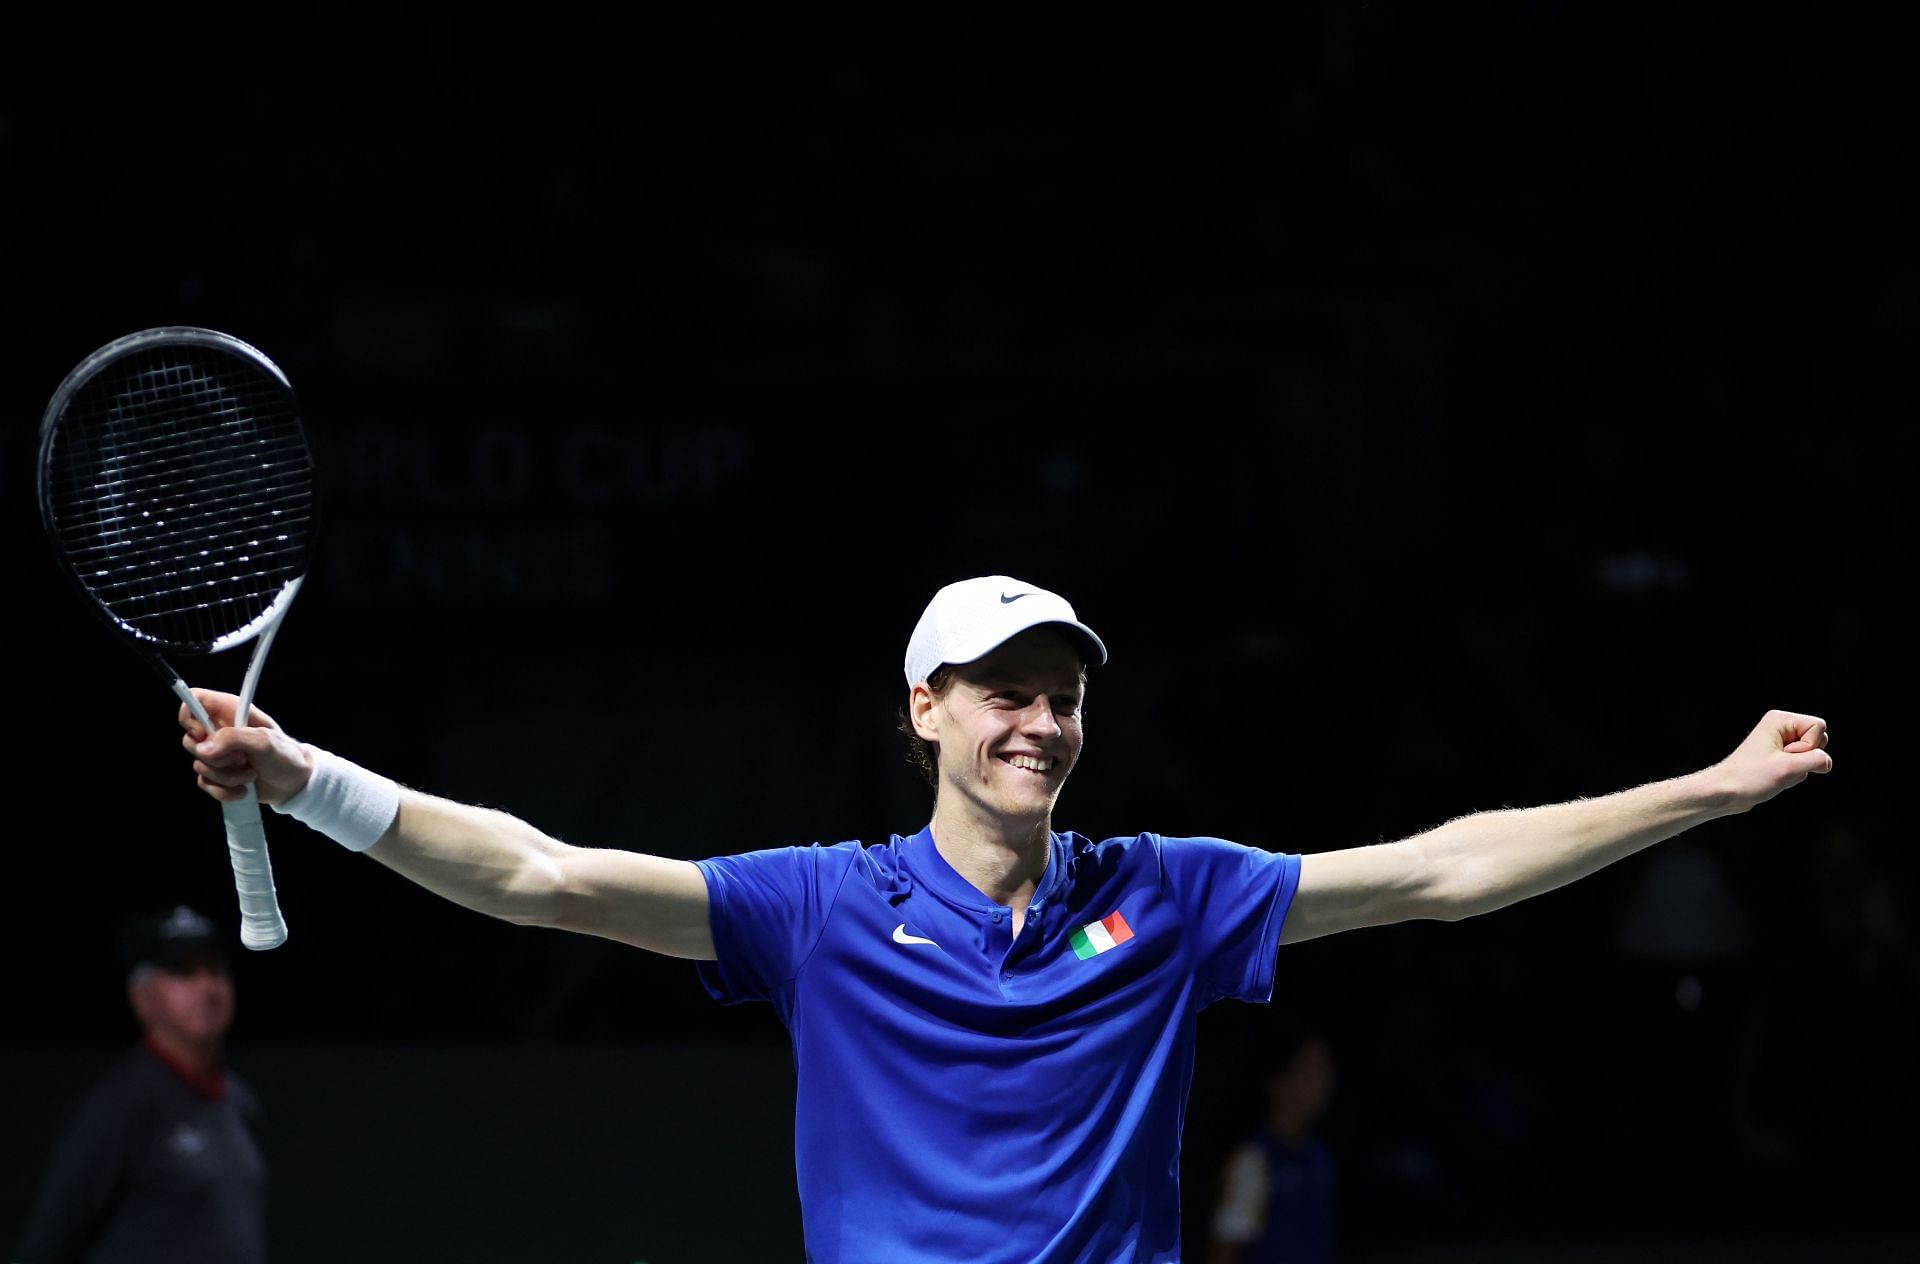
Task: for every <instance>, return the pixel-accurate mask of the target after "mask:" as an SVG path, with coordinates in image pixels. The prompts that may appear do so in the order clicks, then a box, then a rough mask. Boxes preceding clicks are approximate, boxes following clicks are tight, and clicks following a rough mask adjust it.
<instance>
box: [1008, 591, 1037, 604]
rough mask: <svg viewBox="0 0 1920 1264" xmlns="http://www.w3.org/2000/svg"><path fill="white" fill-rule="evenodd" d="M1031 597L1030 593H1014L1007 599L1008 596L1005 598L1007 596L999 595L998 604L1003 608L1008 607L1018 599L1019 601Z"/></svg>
mask: <svg viewBox="0 0 1920 1264" xmlns="http://www.w3.org/2000/svg"><path fill="white" fill-rule="evenodd" d="M1031 596H1033V594H1032V593H1030V592H1023V593H1015V594H1013V596H1011V597H1009V596H1007V594H1005V593H1001V594H1000V604H1001V605H1003V606H1010V605H1012V604H1013V603H1014V602H1016V601H1018V600H1020V599H1021V598H1022V597H1031Z"/></svg>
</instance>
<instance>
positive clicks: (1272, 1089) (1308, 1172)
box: [1208, 1028, 1335, 1264]
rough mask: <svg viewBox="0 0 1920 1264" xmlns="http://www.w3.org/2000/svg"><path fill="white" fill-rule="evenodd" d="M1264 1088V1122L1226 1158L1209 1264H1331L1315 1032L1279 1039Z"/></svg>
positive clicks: (1321, 1056)
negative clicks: (1320, 1129)
mask: <svg viewBox="0 0 1920 1264" xmlns="http://www.w3.org/2000/svg"><path fill="white" fill-rule="evenodd" d="M1270 1053H1271V1058H1272V1060H1271V1062H1270V1063H1269V1068H1270V1069H1269V1070H1268V1073H1267V1076H1266V1079H1265V1082H1264V1084H1263V1086H1262V1087H1263V1088H1264V1090H1265V1097H1266V1110H1267V1113H1266V1117H1265V1118H1264V1119H1263V1120H1262V1121H1261V1123H1260V1127H1259V1129H1258V1130H1257V1131H1256V1132H1255V1133H1254V1134H1253V1135H1252V1136H1251V1137H1249V1138H1248V1139H1247V1140H1246V1141H1244V1142H1242V1143H1241V1144H1240V1145H1239V1147H1237V1148H1236V1149H1235V1150H1234V1151H1233V1153H1232V1154H1231V1155H1230V1156H1228V1158H1227V1162H1226V1165H1225V1167H1224V1168H1223V1170H1222V1172H1221V1176H1220V1199H1219V1202H1218V1204H1217V1205H1216V1207H1215V1209H1214V1214H1213V1233H1212V1239H1211V1243H1210V1252H1209V1255H1208V1259H1209V1261H1210V1264H1331V1261H1332V1260H1333V1259H1334V1258H1335V1256H1334V1160H1333V1151H1332V1149H1331V1148H1330V1147H1329V1146H1328V1145H1327V1143H1326V1140H1325V1139H1324V1138H1323V1137H1322V1136H1321V1135H1320V1132H1319V1123H1320V1120H1321V1117H1322V1116H1323V1115H1325V1113H1326V1111H1327V1108H1328V1106H1329V1105H1330V1104H1331V1102H1332V1100H1333V1086H1334V1068H1333V1050H1332V1048H1331V1047H1330V1046H1329V1044H1328V1042H1327V1038H1326V1036H1325V1035H1323V1034H1322V1033H1321V1032H1319V1031H1318V1030H1315V1029H1312V1028H1303V1029H1300V1030H1298V1031H1295V1032H1292V1033H1289V1034H1288V1035H1286V1036H1283V1037H1282V1038H1281V1040H1280V1042H1279V1044H1278V1045H1277V1046H1276V1047H1275V1048H1274V1049H1272V1050H1271V1051H1270Z"/></svg>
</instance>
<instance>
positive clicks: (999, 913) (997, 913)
mask: <svg viewBox="0 0 1920 1264" xmlns="http://www.w3.org/2000/svg"><path fill="white" fill-rule="evenodd" d="M1006 915H1007V911H1006V910H1005V909H995V910H994V911H993V920H994V921H996V922H997V921H999V920H1000V919H1002V918H1004V917H1005V916H1006Z"/></svg>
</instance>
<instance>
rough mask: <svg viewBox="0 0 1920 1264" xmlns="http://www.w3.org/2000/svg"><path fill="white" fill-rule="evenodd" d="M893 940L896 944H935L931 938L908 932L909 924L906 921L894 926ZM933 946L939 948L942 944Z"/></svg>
mask: <svg viewBox="0 0 1920 1264" xmlns="http://www.w3.org/2000/svg"><path fill="white" fill-rule="evenodd" d="M893 942H894V943H896V944H933V941H932V940H931V939H922V938H920V936H918V935H909V934H907V924H906V923H905V922H901V923H900V924H899V925H898V926H896V927H894V928H893ZM933 946H934V947H935V948H938V947H939V946H940V945H939V944H933Z"/></svg>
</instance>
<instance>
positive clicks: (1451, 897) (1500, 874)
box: [1280, 711, 1833, 944]
mask: <svg viewBox="0 0 1920 1264" xmlns="http://www.w3.org/2000/svg"><path fill="white" fill-rule="evenodd" d="M1826 745H1827V723H1826V721H1825V720H1822V719H1820V718H1818V717H1817V716H1810V715H1800V714H1796V713H1794V712H1790V711H1769V712H1767V714H1766V715H1765V716H1764V717H1763V718H1762V719H1761V721H1760V723H1759V724H1758V725H1756V726H1755V728H1754V730H1753V731H1752V732H1751V733H1749V734H1748V735H1747V737H1746V740H1744V741H1743V742H1741V743H1740V745H1739V746H1738V747H1737V748H1736V749H1735V750H1734V752H1733V753H1732V754H1730V755H1728V756H1727V757H1726V758H1725V759H1723V760H1721V761H1720V762H1719V763H1717V764H1715V765H1714V766H1713V767H1711V768H1705V769H1702V770H1701V771H1699V772H1695V773H1690V774H1688V775H1686V776H1684V777H1675V778H1673V779H1671V780H1668V781H1658V782H1653V783H1651V784H1648V785H1643V786H1636V787H1634V788H1633V789H1631V790H1622V791H1619V792H1618V793H1616V794H1610V795H1606V796H1604V797H1602V798H1597V799H1577V800H1575V801H1573V802H1571V803H1554V804H1549V805H1547V806H1545V807H1536V808H1509V809H1502V810H1499V811H1492V812H1480V813H1476V814H1474V815H1472V816H1463V817H1460V818H1458V819H1456V820H1452V821H1448V822H1447V823H1446V824H1445V825H1441V826H1439V827H1437V828H1435V829H1431V830H1428V831H1427V832H1426V833H1424V834H1418V835H1415V836H1414V837H1412V838H1408V839H1405V840H1402V841H1400V842H1395V843H1383V844H1380V845H1378V846H1374V847H1355V848H1349V849H1347V850H1343V851H1332V852H1316V853H1309V854H1307V855H1304V856H1302V857H1301V858H1300V885H1299V888H1298V889H1297V890H1296V892H1295V894H1294V897H1293V905H1292V907H1291V908H1290V909H1289V910H1288V913H1287V920H1286V924H1285V926H1284V927H1283V928H1282V930H1281V933H1280V942H1281V943H1283V944H1289V943H1298V942H1300V941H1301V940H1306V939H1315V938H1318V937H1319V936H1322V935H1332V934H1335V933H1337V932H1339V931H1343V930H1355V929H1358V928H1359V927H1362V926H1385V925H1388V924H1390V923H1393V922H1405V921H1414V920H1418V919H1429V920H1437V921H1447V922H1454V921H1459V920H1460V919H1462V918H1467V917H1473V916H1476V915H1478V914H1481V913H1489V912H1492V911H1493V910H1494V909H1498V908H1505V907H1506V906H1507V905H1509V904H1513V903H1516V902H1518V901H1520V900H1524V899H1527V898H1528V897H1529V896H1535V895H1539V894H1541V893H1542V892H1545V891H1551V890H1553V889H1554V888H1555V887H1561V886H1565V885H1566V884H1567V883H1569V882H1572V881H1575V880H1576V879H1579V878H1584V877H1586V876H1587V875H1588V874H1590V873H1593V872H1595V871H1597V870H1599V869H1602V868H1605V867H1606V866H1607V865H1610V864H1612V863H1613V862H1614V861H1616V860H1619V859H1620V858H1621V857H1623V856H1630V855H1632V854H1633V853H1634V852H1636V851H1639V850H1640V849H1641V848H1643V847H1648V846H1651V845H1652V844H1654V843H1657V842H1660V841H1661V840H1662V839H1667V838H1672V837H1673V836H1674V835H1676V834H1679V833H1682V832H1684V831H1686V830H1689V829H1692V828H1693V827H1694V826H1696V825H1699V824H1701V823H1702V822H1705V821H1710V820H1712V819H1714V818H1715V817H1720V816H1731V815H1734V814H1736V813H1740V812H1745V811H1747V810H1748V809H1749V808H1752V807H1754V806H1755V805H1756V804H1760V803H1764V802H1766V801H1767V800H1768V799H1771V798H1773V797H1774V796H1775V795H1777V794H1779V793H1780V792H1781V791H1782V790H1785V789H1787V788H1788V787H1789V786H1795V785H1798V784H1799V783H1800V782H1802V781H1805V780H1806V779H1807V778H1808V777H1809V776H1811V775H1813V774H1816V773H1825V772H1830V771H1832V769H1833V759H1832V757H1831V756H1830V755H1828V754H1827V752H1826Z"/></svg>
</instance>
